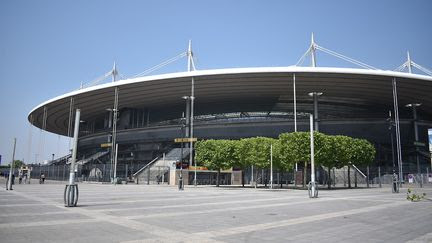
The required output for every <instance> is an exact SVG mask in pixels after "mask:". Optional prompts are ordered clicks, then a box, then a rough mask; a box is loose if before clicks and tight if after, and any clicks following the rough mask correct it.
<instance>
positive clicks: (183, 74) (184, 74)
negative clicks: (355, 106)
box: [27, 66, 432, 117]
mask: <svg viewBox="0 0 432 243" xmlns="http://www.w3.org/2000/svg"><path fill="white" fill-rule="evenodd" d="M262 72H268V73H279V72H287V73H290V72H291V73H299V72H306V73H336V74H343V73H346V74H360V75H362V74H363V75H376V76H385V77H395V78H412V79H419V80H424V81H431V82H432V76H426V75H420V74H413V73H402V72H395V71H390V70H371V69H358V68H335V67H299V66H287V67H248V68H224V69H207V70H196V71H191V72H176V73H168V74H159V75H152V76H144V77H138V78H132V79H124V80H118V81H115V82H110V83H104V84H100V85H95V86H91V87H88V88H84V89H78V90H74V91H72V92H69V93H66V94H63V95H60V96H57V97H54V98H52V99H49V100H47V101H45V102H43V103H41V104H39V105H38V106H36V107H35V108H33V109H32V110H31V111H30V112H29V114H28V115H27V117H28V116H30V114H31V113H33V112H34V111H35V110H37V109H39V108H40V107H43V106H45V105H47V104H49V103H51V102H54V101H57V100H60V99H63V98H66V97H72V96H75V95H77V94H82V93H86V92H89V91H94V90H99V89H104V88H110V87H115V86H121V85H127V84H132V83H140V82H147V81H154V80H162V79H170V78H183V77H192V76H194V77H197V76H211V75H223V74H246V73H262Z"/></svg>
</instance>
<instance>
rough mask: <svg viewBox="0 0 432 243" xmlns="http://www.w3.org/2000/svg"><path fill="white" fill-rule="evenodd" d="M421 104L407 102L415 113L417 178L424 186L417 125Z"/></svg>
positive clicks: (421, 185) (420, 184)
mask: <svg viewBox="0 0 432 243" xmlns="http://www.w3.org/2000/svg"><path fill="white" fill-rule="evenodd" d="M419 106H421V104H420V103H411V104H407V105H405V107H411V108H412V113H413V125H414V143H415V144H414V146H415V151H416V162H417V179H418V181H419V186H420V188H422V187H423V176H422V174H421V169H420V157H419V152H420V151H419V147H418V144H417V143H418V142H419V135H418V125H417V107H419Z"/></svg>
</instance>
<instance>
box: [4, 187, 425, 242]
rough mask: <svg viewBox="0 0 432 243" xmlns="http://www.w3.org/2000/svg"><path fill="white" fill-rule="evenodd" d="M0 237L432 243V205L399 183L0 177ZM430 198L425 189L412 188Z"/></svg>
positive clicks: (9, 239)
mask: <svg viewBox="0 0 432 243" xmlns="http://www.w3.org/2000/svg"><path fill="white" fill-rule="evenodd" d="M0 183H1V184H0V185H1V186H0V242H294V241H295V242H311V241H320V242H347V241H349V242H406V241H412V242H432V224H431V222H432V210H431V209H432V201H429V200H424V201H421V202H415V203H413V202H409V201H407V200H406V188H407V187H404V188H403V189H402V190H401V193H399V194H392V193H391V189H390V188H389V187H384V188H373V189H351V190H343V189H342V190H330V191H328V190H322V191H320V194H319V198H317V199H309V198H308V197H307V191H304V190H289V189H283V190H277V189H275V190H269V189H253V188H246V189H243V188H238V187H229V188H216V187H213V186H200V187H197V188H194V187H193V186H190V187H186V188H185V190H184V191H178V190H177V188H175V187H170V186H166V185H160V186H158V185H131V184H129V185H116V186H114V185H108V184H85V183H81V184H79V189H80V198H79V201H78V207H76V208H66V207H64V205H63V190H64V184H59V183H50V182H49V181H48V183H47V184H43V185H40V184H36V183H33V184H21V185H15V186H14V190H13V191H6V190H5V187H4V184H5V183H4V181H3V180H0ZM415 190H416V191H418V192H426V193H427V196H428V197H431V196H432V187H426V188H422V189H420V188H418V189H415Z"/></svg>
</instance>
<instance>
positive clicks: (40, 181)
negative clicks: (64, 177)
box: [39, 173, 45, 184]
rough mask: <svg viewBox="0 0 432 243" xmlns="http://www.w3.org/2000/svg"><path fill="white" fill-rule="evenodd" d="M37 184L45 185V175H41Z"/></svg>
mask: <svg viewBox="0 0 432 243" xmlns="http://www.w3.org/2000/svg"><path fill="white" fill-rule="evenodd" d="M39 183H40V184H45V174H44V173H42V174H41V176H40V180H39Z"/></svg>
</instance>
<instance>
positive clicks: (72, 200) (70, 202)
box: [64, 184, 79, 207]
mask: <svg viewBox="0 0 432 243" xmlns="http://www.w3.org/2000/svg"><path fill="white" fill-rule="evenodd" d="M78 196H79V193H78V185H76V184H75V185H66V187H65V191H64V204H65V207H76V205H77V203H78Z"/></svg>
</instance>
